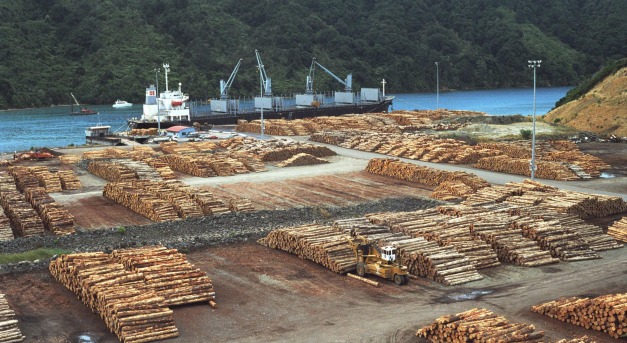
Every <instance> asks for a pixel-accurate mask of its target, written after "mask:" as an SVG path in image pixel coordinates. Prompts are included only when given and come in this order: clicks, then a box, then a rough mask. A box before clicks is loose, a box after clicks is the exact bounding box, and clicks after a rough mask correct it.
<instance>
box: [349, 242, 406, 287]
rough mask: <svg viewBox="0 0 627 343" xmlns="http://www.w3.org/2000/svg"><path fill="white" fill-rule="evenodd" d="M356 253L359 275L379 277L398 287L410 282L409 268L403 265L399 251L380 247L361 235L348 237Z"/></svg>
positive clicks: (388, 247)
mask: <svg viewBox="0 0 627 343" xmlns="http://www.w3.org/2000/svg"><path fill="white" fill-rule="evenodd" d="M346 239H347V240H348V242H349V243H350V245H351V248H352V249H353V252H355V258H356V259H357V268H356V273H357V275H359V276H361V277H363V276H364V275H366V274H374V275H378V276H380V277H382V278H384V279H388V280H393V281H394V283H395V284H397V285H404V284H406V283H407V281H409V273H408V272H407V267H405V266H403V265H401V262H400V256H399V254H398V249H397V248H396V247H393V246H389V245H386V246H383V247H379V246H378V244H376V243H375V242H369V241H368V239H367V238H365V237H363V236H360V235H351V237H348V236H347V237H346Z"/></svg>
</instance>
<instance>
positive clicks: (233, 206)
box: [229, 198, 255, 212]
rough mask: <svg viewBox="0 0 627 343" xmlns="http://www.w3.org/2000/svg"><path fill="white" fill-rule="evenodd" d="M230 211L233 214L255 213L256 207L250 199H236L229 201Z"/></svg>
mask: <svg viewBox="0 0 627 343" xmlns="http://www.w3.org/2000/svg"><path fill="white" fill-rule="evenodd" d="M229 210H230V211H231V212H254V211H255V207H254V206H253V203H252V202H251V201H250V199H246V198H234V199H229Z"/></svg>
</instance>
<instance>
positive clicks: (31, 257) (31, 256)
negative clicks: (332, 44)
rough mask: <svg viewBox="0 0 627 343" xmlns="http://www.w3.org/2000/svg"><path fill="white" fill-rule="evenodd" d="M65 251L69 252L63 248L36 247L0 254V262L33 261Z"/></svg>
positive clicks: (65, 252) (64, 252)
mask: <svg viewBox="0 0 627 343" xmlns="http://www.w3.org/2000/svg"><path fill="white" fill-rule="evenodd" d="M67 253H70V251H69V250H64V249H52V248H38V249H35V250H29V251H25V252H20V253H15V254H0V264H9V263H18V262H20V261H35V260H41V259H46V258H50V257H52V256H54V255H60V254H67Z"/></svg>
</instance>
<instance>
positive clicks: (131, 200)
mask: <svg viewBox="0 0 627 343" xmlns="http://www.w3.org/2000/svg"><path fill="white" fill-rule="evenodd" d="M103 195H104V196H105V197H107V198H109V199H111V200H113V201H115V202H117V203H119V204H122V205H124V206H126V207H128V208H130V209H131V210H133V211H135V212H137V213H139V214H141V215H143V216H145V217H146V218H148V219H150V220H153V221H157V222H161V221H169V220H176V219H178V218H188V217H198V216H202V215H220V214H224V213H230V210H229V208H228V207H227V206H226V204H225V203H224V202H223V201H222V200H220V199H217V198H216V197H215V196H214V195H213V194H212V193H210V192H207V191H204V190H200V189H197V188H194V187H191V186H188V185H185V184H183V183H182V182H180V181H176V180H170V181H149V180H136V181H126V182H109V183H107V184H106V185H105V187H104V190H103Z"/></svg>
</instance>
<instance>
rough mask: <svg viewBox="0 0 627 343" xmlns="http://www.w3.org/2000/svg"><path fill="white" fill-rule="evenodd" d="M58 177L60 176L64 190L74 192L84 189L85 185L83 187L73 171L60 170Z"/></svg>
mask: <svg viewBox="0 0 627 343" xmlns="http://www.w3.org/2000/svg"><path fill="white" fill-rule="evenodd" d="M57 175H58V176H59V180H61V188H62V189H63V190H74V189H81V188H83V185H81V181H80V180H79V179H78V177H77V176H76V174H75V173H74V172H73V171H71V170H59V171H58V172H57Z"/></svg>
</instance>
